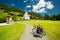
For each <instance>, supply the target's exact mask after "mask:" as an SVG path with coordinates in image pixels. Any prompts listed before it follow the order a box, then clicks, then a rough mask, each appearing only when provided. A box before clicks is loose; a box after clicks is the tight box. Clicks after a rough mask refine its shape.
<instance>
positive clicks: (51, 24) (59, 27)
mask: <svg viewBox="0 0 60 40" xmlns="http://www.w3.org/2000/svg"><path fill="white" fill-rule="evenodd" d="M25 23H29V24H32V25H39V24H40V25H42V26H43V28H44V29H45V31H46V35H47V37H48V38H49V39H50V40H60V21H50V20H30V21H25Z"/></svg>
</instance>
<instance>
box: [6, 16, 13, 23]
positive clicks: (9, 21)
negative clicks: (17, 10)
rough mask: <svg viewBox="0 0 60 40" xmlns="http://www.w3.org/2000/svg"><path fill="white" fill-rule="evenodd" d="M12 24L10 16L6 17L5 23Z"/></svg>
mask: <svg viewBox="0 0 60 40" xmlns="http://www.w3.org/2000/svg"><path fill="white" fill-rule="evenodd" d="M11 22H12V18H11V17H10V16H7V23H8V24H9V23H11Z"/></svg>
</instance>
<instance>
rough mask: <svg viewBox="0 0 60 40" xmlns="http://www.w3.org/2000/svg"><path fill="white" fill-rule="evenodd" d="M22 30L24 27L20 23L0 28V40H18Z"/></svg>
mask: <svg viewBox="0 0 60 40" xmlns="http://www.w3.org/2000/svg"><path fill="white" fill-rule="evenodd" d="M24 29H25V25H24V24H20V23H14V24H11V25H8V26H0V40H19V38H20V37H21V35H22V33H23V31H24Z"/></svg>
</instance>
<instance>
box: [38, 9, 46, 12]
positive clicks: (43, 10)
mask: <svg viewBox="0 0 60 40" xmlns="http://www.w3.org/2000/svg"><path fill="white" fill-rule="evenodd" d="M38 12H40V13H47V11H46V10H45V8H42V9H40V10H39V11H38Z"/></svg>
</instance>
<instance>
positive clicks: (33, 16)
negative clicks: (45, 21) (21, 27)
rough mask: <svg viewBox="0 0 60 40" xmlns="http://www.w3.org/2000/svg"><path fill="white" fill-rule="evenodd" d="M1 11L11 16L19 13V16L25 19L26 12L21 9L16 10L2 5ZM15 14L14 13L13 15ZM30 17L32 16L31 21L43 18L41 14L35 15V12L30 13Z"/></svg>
mask: <svg viewBox="0 0 60 40" xmlns="http://www.w3.org/2000/svg"><path fill="white" fill-rule="evenodd" d="M0 9H1V10H4V12H7V13H9V14H10V15H14V14H15V12H18V13H19V14H18V15H17V16H21V17H23V15H24V13H25V11H23V10H21V9H19V8H14V7H11V6H7V5H4V4H0ZM11 12H13V13H11ZM28 13H29V15H31V19H42V18H43V16H42V15H41V14H38V13H34V12H28Z"/></svg>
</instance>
